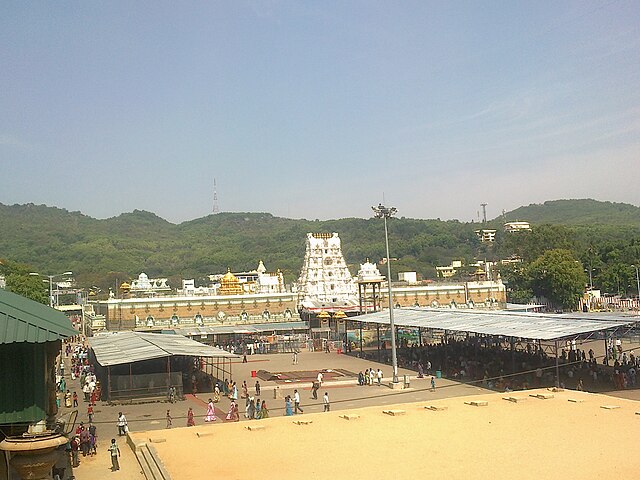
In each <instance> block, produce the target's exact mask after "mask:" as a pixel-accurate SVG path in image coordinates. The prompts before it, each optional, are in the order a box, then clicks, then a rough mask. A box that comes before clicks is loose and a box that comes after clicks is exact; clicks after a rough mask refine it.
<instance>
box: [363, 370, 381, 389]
mask: <svg viewBox="0 0 640 480" xmlns="http://www.w3.org/2000/svg"><path fill="white" fill-rule="evenodd" d="M382 377H383V374H382V370H380V369H378V370H377V371H376V370H375V369H373V368H367V369H366V370H365V371H364V373H362V372H358V385H375V383H376V382H377V383H378V385H382Z"/></svg>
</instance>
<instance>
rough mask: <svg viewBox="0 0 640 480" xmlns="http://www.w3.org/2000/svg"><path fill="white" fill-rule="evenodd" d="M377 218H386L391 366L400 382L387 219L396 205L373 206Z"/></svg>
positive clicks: (396, 379)
mask: <svg viewBox="0 0 640 480" xmlns="http://www.w3.org/2000/svg"><path fill="white" fill-rule="evenodd" d="M371 208H372V209H373V211H374V216H375V217H376V218H382V219H384V240H385V243H386V245H387V285H388V287H389V328H391V366H392V368H393V383H398V358H397V357H396V327H395V325H394V323H393V294H392V291H391V260H390V258H389V231H388V230H387V219H388V218H391V217H392V216H393V215H394V214H395V213H396V212H397V211H398V210H397V209H396V208H395V207H385V206H384V205H382V204H379V205H378V206H377V207H371Z"/></svg>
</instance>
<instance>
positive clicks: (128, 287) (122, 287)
mask: <svg viewBox="0 0 640 480" xmlns="http://www.w3.org/2000/svg"><path fill="white" fill-rule="evenodd" d="M130 288H131V285H129V284H128V283H127V282H122V283H121V284H120V290H129V289H130Z"/></svg>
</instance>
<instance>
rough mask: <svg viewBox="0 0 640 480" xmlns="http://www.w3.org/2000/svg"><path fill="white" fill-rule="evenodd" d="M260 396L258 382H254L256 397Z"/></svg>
mask: <svg viewBox="0 0 640 480" xmlns="http://www.w3.org/2000/svg"><path fill="white" fill-rule="evenodd" d="M259 396H260V381H258V380H256V397H259Z"/></svg>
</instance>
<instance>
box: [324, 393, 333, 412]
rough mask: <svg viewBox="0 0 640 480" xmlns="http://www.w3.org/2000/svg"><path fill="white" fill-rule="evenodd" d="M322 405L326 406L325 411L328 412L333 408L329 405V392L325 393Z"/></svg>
mask: <svg viewBox="0 0 640 480" xmlns="http://www.w3.org/2000/svg"><path fill="white" fill-rule="evenodd" d="M322 403H323V404H324V411H325V412H328V411H329V410H330V408H331V406H330V405H329V394H328V393H327V392H324V396H323V397H322Z"/></svg>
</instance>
